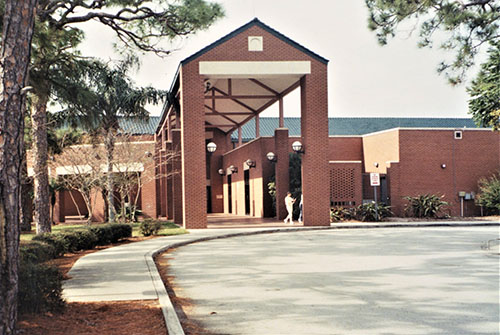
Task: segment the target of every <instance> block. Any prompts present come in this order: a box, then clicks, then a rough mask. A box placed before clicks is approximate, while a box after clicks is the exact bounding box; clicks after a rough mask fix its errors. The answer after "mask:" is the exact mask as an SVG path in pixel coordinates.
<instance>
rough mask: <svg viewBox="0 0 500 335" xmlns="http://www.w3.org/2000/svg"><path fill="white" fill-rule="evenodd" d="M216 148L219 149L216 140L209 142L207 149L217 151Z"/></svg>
mask: <svg viewBox="0 0 500 335" xmlns="http://www.w3.org/2000/svg"><path fill="white" fill-rule="evenodd" d="M215 150H217V144H215V143H214V142H210V143H208V144H207V151H208V152H210V153H213V152H215Z"/></svg>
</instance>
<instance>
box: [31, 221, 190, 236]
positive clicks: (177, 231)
mask: <svg viewBox="0 0 500 335" xmlns="http://www.w3.org/2000/svg"><path fill="white" fill-rule="evenodd" d="M161 223H162V226H163V227H162V229H161V230H160V231H159V232H158V234H157V236H170V235H182V234H187V232H188V231H187V230H186V229H184V228H180V227H179V226H178V225H176V224H175V223H173V222H170V221H165V222H163V221H162V222H161ZM100 224H102V223H92V226H95V225H100ZM140 225H141V223H140V222H133V223H131V226H132V236H142V235H141V233H140V231H139V226H140ZM87 227H89V226H87V225H86V224H84V223H82V224H65V223H61V224H58V225H54V226H52V232H53V233H62V232H70V231H78V230H85V229H86V228H87ZM35 233H36V228H35V226H33V227H32V229H31V231H30V232H21V241H31V239H32V238H33V237H34V236H35Z"/></svg>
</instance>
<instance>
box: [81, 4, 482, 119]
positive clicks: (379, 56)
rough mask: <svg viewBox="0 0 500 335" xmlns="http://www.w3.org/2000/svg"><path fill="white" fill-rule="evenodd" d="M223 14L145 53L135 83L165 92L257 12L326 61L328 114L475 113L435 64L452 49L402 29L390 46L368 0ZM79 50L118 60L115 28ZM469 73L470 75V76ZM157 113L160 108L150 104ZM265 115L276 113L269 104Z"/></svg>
mask: <svg viewBox="0 0 500 335" xmlns="http://www.w3.org/2000/svg"><path fill="white" fill-rule="evenodd" d="M217 2H218V3H220V4H222V6H223V7H224V9H225V13H226V15H225V17H224V18H223V19H221V20H219V21H217V22H216V23H215V24H214V25H212V26H211V27H210V28H209V29H208V30H206V31H202V32H199V33H197V34H196V35H192V36H190V37H188V38H185V39H182V40H179V41H174V42H173V43H172V48H174V49H175V51H174V52H173V53H172V54H171V55H170V56H168V57H166V58H159V57H157V56H155V55H145V56H143V57H141V62H142V65H141V68H140V69H139V71H137V72H136V73H134V74H132V77H133V78H134V79H135V82H136V84H137V85H140V86H145V85H152V86H154V87H156V88H158V89H165V90H168V89H169V88H170V85H171V82H172V80H173V77H174V75H175V72H176V70H177V67H178V65H179V62H180V61H182V60H183V59H185V58H187V57H189V56H190V55H192V54H193V53H195V52H197V51H198V50H200V49H202V48H203V47H205V46H207V45H209V44H211V43H213V42H214V41H216V40H217V39H219V38H221V37H223V36H225V35H227V34H228V33H230V32H231V31H233V30H235V29H237V28H239V27H240V26H242V25H244V24H246V23H248V22H249V21H251V20H252V19H253V18H254V17H257V18H259V19H260V20H261V21H262V22H263V23H265V24H267V25H268V26H270V27H272V28H273V29H275V30H277V31H279V32H280V33H282V34H284V35H285V36H287V37H289V38H290V39H292V40H294V41H295V42H297V43H299V44H301V45H303V46H305V47H306V48H308V49H310V50H311V51H313V52H315V53H317V54H319V55H320V56H322V57H324V58H326V59H328V60H329V61H330V62H329V65H328V103H329V108H328V115H329V116H330V117H451V118H455V117H470V116H469V115H468V114H467V111H468V107H467V99H468V95H467V92H466V89H465V88H466V85H461V86H457V87H452V86H451V85H449V84H448V83H447V81H446V78H445V77H444V76H442V75H438V74H437V72H436V68H437V66H438V64H439V62H440V61H442V60H443V59H444V58H445V57H448V58H449V56H450V54H447V53H445V52H444V51H442V50H439V49H437V48H436V49H419V48H418V47H417V37H416V36H415V35H416V32H414V33H413V35H412V34H410V33H409V31H403V32H402V33H401V34H399V35H398V36H397V37H396V38H395V39H392V40H390V42H389V44H388V45H386V46H383V47H382V46H380V45H379V44H378V42H377V39H376V36H375V33H373V32H371V31H370V30H369V29H368V28H367V17H368V10H367V8H366V6H365V3H364V1H363V0H309V1H304V0H267V1H266V0H220V1H217ZM83 28H84V30H85V32H86V36H87V38H86V40H85V42H84V43H83V45H82V48H81V49H82V52H83V54H84V55H87V56H98V57H100V58H103V59H105V60H109V59H119V55H118V54H116V53H115V52H114V49H113V43H114V42H116V39H115V37H114V35H113V32H111V31H107V30H105V28H103V27H102V26H101V25H99V24H97V23H95V24H92V23H91V24H87V25H85V26H83ZM473 74H474V73H473V72H472V73H470V74H469V78H470V77H472V76H473ZM299 104H300V100H299V94H298V90H296V91H295V92H292V93H291V94H290V95H289V96H287V97H286V98H285V105H284V110H285V117H290V116H300V107H299ZM149 109H150V111H151V114H152V115H158V114H159V113H160V110H161V108H160V107H159V106H156V107H154V106H150V107H149ZM261 116H278V110H277V106H272V107H271V108H270V109H269V110H268V111H265V112H264V113H262V114H261Z"/></svg>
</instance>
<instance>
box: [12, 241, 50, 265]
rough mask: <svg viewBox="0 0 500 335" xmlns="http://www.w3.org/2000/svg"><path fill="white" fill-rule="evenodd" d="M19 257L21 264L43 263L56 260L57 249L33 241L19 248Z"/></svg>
mask: <svg viewBox="0 0 500 335" xmlns="http://www.w3.org/2000/svg"><path fill="white" fill-rule="evenodd" d="M19 257H20V261H21V262H32V263H42V262H46V261H48V260H50V259H54V258H56V249H55V248H54V246H53V245H50V244H47V243H44V242H40V241H31V242H29V243H27V244H22V245H21V246H20V247H19Z"/></svg>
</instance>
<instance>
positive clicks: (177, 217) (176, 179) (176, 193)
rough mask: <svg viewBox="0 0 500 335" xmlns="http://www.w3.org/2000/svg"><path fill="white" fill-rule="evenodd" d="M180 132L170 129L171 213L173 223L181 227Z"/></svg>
mask: <svg viewBox="0 0 500 335" xmlns="http://www.w3.org/2000/svg"><path fill="white" fill-rule="evenodd" d="M180 148H181V130H180V129H172V150H173V151H174V152H175V153H176V156H175V158H174V159H173V160H172V169H173V173H174V174H173V175H172V207H173V210H172V213H173V218H174V222H175V223H176V224H178V225H180V226H182V175H181V168H182V166H181V157H180Z"/></svg>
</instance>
